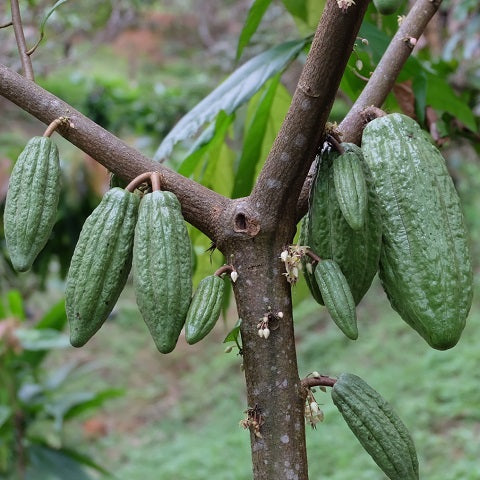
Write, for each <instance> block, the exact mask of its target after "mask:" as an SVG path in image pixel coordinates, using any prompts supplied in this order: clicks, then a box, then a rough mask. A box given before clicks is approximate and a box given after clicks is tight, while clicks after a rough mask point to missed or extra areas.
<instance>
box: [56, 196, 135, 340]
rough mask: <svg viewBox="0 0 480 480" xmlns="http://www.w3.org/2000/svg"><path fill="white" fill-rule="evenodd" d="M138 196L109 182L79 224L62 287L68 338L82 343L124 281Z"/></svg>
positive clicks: (94, 329)
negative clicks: (63, 286) (102, 194)
mask: <svg viewBox="0 0 480 480" xmlns="http://www.w3.org/2000/svg"><path fill="white" fill-rule="evenodd" d="M139 203H140V199H139V197H138V196H137V195H135V194H133V193H130V192H128V191H126V190H122V189H121V188H112V189H111V190H109V191H108V192H107V193H106V194H105V195H104V196H103V199H102V201H101V202H100V204H99V205H98V206H97V208H96V209H95V210H94V211H93V212H92V214H91V215H90V216H89V217H88V218H87V220H86V221H85V224H84V225H83V228H82V231H81V233H80V237H79V239H78V242H77V245H76V247H75V251H74V253H73V257H72V261H71V263H70V269H69V271H68V275H67V281H66V288H65V308H66V311H67V317H68V321H69V324H70V343H71V344H72V345H73V346H74V347H81V346H82V345H85V343H87V342H88V340H90V338H91V337H92V336H93V335H94V334H95V333H96V332H97V331H98V330H99V329H100V327H101V326H102V325H103V323H104V322H105V320H106V319H107V317H108V315H109V314H110V312H111V311H112V309H113V307H114V306H115V303H116V301H117V299H118V297H119V295H120V293H121V291H122V290H123V287H124V286H125V282H126V281H127V277H128V274H129V272H130V268H131V266H132V247H133V235H134V232H135V223H136V221H137V213H138V206H139Z"/></svg>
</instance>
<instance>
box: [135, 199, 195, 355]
mask: <svg viewBox="0 0 480 480" xmlns="http://www.w3.org/2000/svg"><path fill="white" fill-rule="evenodd" d="M133 279H134V287H135V296H136V299H137V305H138V307H139V309H140V313H141V314H142V317H143V319H144V320H145V323H146V324H147V326H148V328H149V330H150V333H151V335H152V337H153V340H154V342H155V345H156V346H157V348H158V350H159V351H160V352H162V353H168V352H171V351H172V350H173V349H174V348H175V345H176V343H177V340H178V336H179V335H180V332H181V330H182V328H183V325H184V324H185V319H186V316H187V311H188V307H189V305H190V300H191V297H192V254H191V246H190V239H189V237H188V232H187V227H186V225H185V222H184V220H183V216H182V212H181V209H180V203H179V201H178V200H177V197H176V196H175V195H174V194H173V193H171V192H165V191H154V192H152V193H148V194H146V195H145V196H144V197H143V199H142V201H141V203H140V209H139V213H138V221H137V226H136V228H135V241H134V246H133Z"/></svg>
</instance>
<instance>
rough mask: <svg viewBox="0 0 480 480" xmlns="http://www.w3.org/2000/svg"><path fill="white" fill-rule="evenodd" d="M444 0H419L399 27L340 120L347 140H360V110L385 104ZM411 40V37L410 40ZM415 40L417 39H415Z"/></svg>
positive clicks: (361, 122)
mask: <svg viewBox="0 0 480 480" xmlns="http://www.w3.org/2000/svg"><path fill="white" fill-rule="evenodd" d="M441 3H442V0H434V1H432V0H417V1H416V2H415V4H414V5H413V7H412V8H411V10H410V12H409V13H408V15H407V16H406V18H405V19H404V20H403V22H402V23H401V25H400V27H399V28H398V31H397V33H396V34H395V36H394V37H393V39H392V41H391V42H390V45H389V46H388V48H387V50H386V51H385V53H384V55H383V57H382V58H381V60H380V62H378V65H377V67H376V68H375V70H374V72H373V73H372V76H371V77H370V79H369V81H368V83H367V85H366V86H365V88H364V89H363V91H362V93H361V94H360V96H359V97H358V99H357V101H356V102H355V103H354V105H353V107H352V108H351V109H350V111H349V112H348V114H347V116H346V117H345V118H344V120H343V121H342V122H341V123H340V126H339V128H340V130H341V131H342V132H343V141H346V142H352V143H357V144H358V143H359V142H360V139H361V136H362V129H363V128H362V127H363V120H362V118H361V116H360V112H361V111H362V110H363V109H364V108H365V107H368V106H370V105H373V106H376V107H381V106H382V104H383V102H384V101H385V99H386V98H387V95H388V94H389V93H390V91H391V90H392V88H393V86H394V85H395V82H396V80H397V77H398V75H399V73H400V71H401V70H402V68H403V66H404V64H405V62H406V61H407V60H408V57H410V55H411V53H412V50H413V46H414V44H415V43H416V39H418V38H419V37H420V36H421V35H422V33H423V31H424V30H425V27H426V26H427V24H428V22H429V21H430V19H431V18H432V17H433V15H434V14H435V12H436V11H437V10H438V7H439V6H440V4H441ZM406 40H408V41H406ZM412 40H415V41H414V42H413V43H412Z"/></svg>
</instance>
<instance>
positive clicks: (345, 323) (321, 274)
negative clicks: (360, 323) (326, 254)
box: [315, 260, 358, 340]
mask: <svg viewBox="0 0 480 480" xmlns="http://www.w3.org/2000/svg"><path fill="white" fill-rule="evenodd" d="M315 280H316V281H317V285H318V288H319V289H320V292H321V294H322V298H323V301H324V302H325V306H326V307H327V310H328V313H330V316H331V317H332V319H333V321H334V322H335V323H336V324H337V327H338V328H339V329H340V330H341V331H342V332H343V333H344V334H345V335H346V336H347V337H348V338H350V339H351V340H356V339H357V338H358V329H357V314H356V311H355V301H354V300H353V296H352V292H351V291H350V287H349V286H348V283H347V280H346V278H345V276H344V275H343V273H342V271H341V270H340V267H339V266H338V264H337V263H336V262H334V261H333V260H322V261H321V262H319V263H318V265H317V267H316V268H315Z"/></svg>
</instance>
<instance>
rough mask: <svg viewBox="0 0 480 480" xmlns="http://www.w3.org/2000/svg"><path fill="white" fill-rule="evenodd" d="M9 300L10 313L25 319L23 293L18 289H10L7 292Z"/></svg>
mask: <svg viewBox="0 0 480 480" xmlns="http://www.w3.org/2000/svg"><path fill="white" fill-rule="evenodd" d="M7 301H8V307H9V310H10V315H13V316H14V317H16V318H18V319H19V320H25V310H24V309H23V299H22V295H21V293H20V292H19V291H18V290H9V291H8V292H7Z"/></svg>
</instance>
